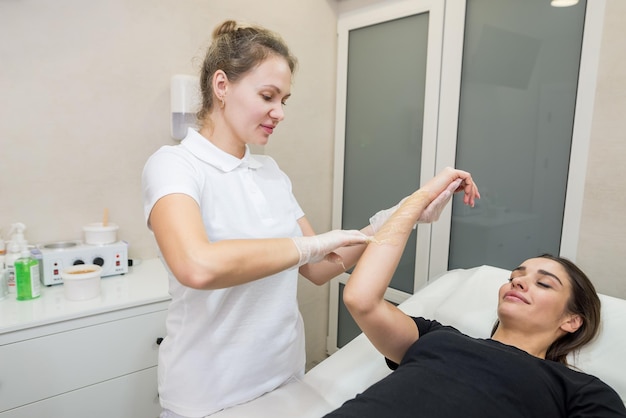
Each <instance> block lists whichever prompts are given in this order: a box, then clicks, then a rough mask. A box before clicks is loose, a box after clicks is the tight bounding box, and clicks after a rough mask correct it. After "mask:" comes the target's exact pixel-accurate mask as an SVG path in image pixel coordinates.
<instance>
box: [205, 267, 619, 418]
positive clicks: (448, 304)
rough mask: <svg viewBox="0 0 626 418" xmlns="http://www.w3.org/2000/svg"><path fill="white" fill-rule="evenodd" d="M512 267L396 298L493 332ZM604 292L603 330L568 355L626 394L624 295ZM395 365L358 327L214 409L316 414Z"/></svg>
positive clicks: (484, 334) (300, 417)
mask: <svg viewBox="0 0 626 418" xmlns="http://www.w3.org/2000/svg"><path fill="white" fill-rule="evenodd" d="M509 273H510V272H509V271H508V270H503V269H500V268H496V267H491V266H481V267H476V268H472V269H467V270H462V269H459V270H453V271H450V272H447V273H445V274H443V275H441V276H440V277H438V278H436V279H434V280H433V281H431V283H430V284H429V285H428V286H426V287H424V288H422V289H421V290H419V291H418V292H416V293H415V294H414V295H413V296H411V297H410V298H409V299H407V300H406V301H405V302H403V303H402V304H400V305H399V306H400V308H401V309H402V310H403V311H404V312H406V313H407V314H410V315H413V316H424V317H426V318H430V319H437V320H438V321H440V322H442V323H444V324H447V325H452V326H454V327H456V328H457V329H459V330H460V331H462V332H464V333H466V334H468V335H470V336H473V337H479V338H488V337H489V333H490V331H491V328H492V326H493V324H494V322H495V320H496V305H497V294H498V289H499V287H500V286H501V285H502V284H503V283H505V282H506V281H507V279H508V278H509ZM600 299H601V301H602V328H601V331H600V334H599V336H598V338H596V340H594V341H593V342H592V343H590V344H589V345H587V346H586V347H585V348H584V349H583V350H581V351H580V352H579V353H578V355H577V356H575V357H571V358H570V359H569V362H570V364H572V365H573V366H575V367H577V368H579V369H580V370H582V371H584V372H586V373H589V374H593V375H595V376H598V377H599V378H601V379H602V380H603V381H604V382H606V383H608V384H609V385H611V386H612V387H613V388H614V389H615V390H616V391H617V392H618V393H619V395H620V396H621V398H622V400H623V401H626V300H623V299H618V298H614V297H610V296H606V295H600ZM390 372H391V371H390V370H389V369H388V368H387V366H386V364H385V361H384V358H383V357H382V355H381V354H380V353H378V352H377V351H376V349H374V347H373V346H372V345H371V344H370V342H369V341H368V340H367V338H366V337H365V335H363V334H360V335H359V336H358V337H357V338H355V339H354V340H352V341H351V342H350V343H348V344H346V345H345V346H344V347H343V348H341V349H340V350H339V351H337V352H336V353H334V354H333V355H331V356H330V357H328V358H327V359H326V360H324V361H323V362H321V363H320V364H318V365H317V366H315V367H314V368H312V369H311V370H310V371H309V372H308V373H306V374H305V375H304V377H303V378H302V380H300V381H294V382H290V383H288V384H285V385H284V386H282V387H280V388H278V389H277V390H275V391H273V392H271V393H268V394H266V395H264V396H262V397H260V398H258V399H255V400H253V401H251V402H248V403H246V404H243V405H239V406H236V407H233V408H230V409H227V410H224V411H221V412H219V413H217V414H215V415H212V416H211V417H212V418H213V417H215V418H265V417H267V418H270V417H271V418H282V417H284V418H308V417H310V418H319V417H321V416H323V415H324V414H326V413H327V412H330V411H332V410H334V409H335V408H337V407H339V406H341V404H343V402H345V401H346V400H348V399H351V398H353V397H354V396H355V395H356V394H357V393H360V392H362V391H364V390H365V389H366V388H368V387H369V386H371V385H372V384H373V383H375V382H377V381H378V380H380V379H381V378H383V377H384V376H386V375H387V374H389V373H390Z"/></svg>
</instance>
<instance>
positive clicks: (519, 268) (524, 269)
mask: <svg viewBox="0 0 626 418" xmlns="http://www.w3.org/2000/svg"><path fill="white" fill-rule="evenodd" d="M514 271H526V267H524V266H519V267H516V268H514V269H513V270H512V271H511V272H514ZM537 272H538V273H539V274H542V275H544V276H550V277H552V278H554V279H555V280H556V281H557V282H559V283H560V284H561V286H563V282H562V281H561V279H559V278H558V277H557V276H556V274H553V273H550V272H549V271H546V270H538V271H537Z"/></svg>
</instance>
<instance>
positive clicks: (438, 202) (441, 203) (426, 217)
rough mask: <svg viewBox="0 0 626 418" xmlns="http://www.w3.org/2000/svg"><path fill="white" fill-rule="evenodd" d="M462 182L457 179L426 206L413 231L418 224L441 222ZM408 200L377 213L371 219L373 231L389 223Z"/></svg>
mask: <svg viewBox="0 0 626 418" xmlns="http://www.w3.org/2000/svg"><path fill="white" fill-rule="evenodd" d="M462 181H463V180H462V179H457V180H455V181H453V182H452V183H450V185H449V186H448V187H447V188H446V190H444V191H443V192H441V193H440V194H439V196H437V197H436V198H435V199H434V200H433V201H432V202H430V204H429V205H428V206H426V209H424V211H423V212H422V214H421V215H420V217H419V219H418V220H417V223H416V224H415V225H413V229H415V228H416V227H417V224H427V223H431V222H435V221H437V220H439V216H441V212H443V209H444V208H445V207H446V205H447V204H448V202H449V201H450V198H452V195H453V194H454V192H455V191H456V189H458V188H459V186H460V185H461V182H462ZM408 198H409V197H408V196H407V197H405V198H404V199H402V200H401V201H400V202H399V203H398V204H397V205H395V206H394V207H391V208H389V209H383V210H381V211H379V212H376V214H375V215H374V216H372V217H371V218H370V225H372V229H373V230H374V233H376V232H378V230H380V228H381V227H382V226H383V224H384V223H385V222H387V219H389V217H390V216H391V215H393V213H394V212H395V211H396V209H398V208H399V207H400V205H402V203H404V201H405V200H406V199H408Z"/></svg>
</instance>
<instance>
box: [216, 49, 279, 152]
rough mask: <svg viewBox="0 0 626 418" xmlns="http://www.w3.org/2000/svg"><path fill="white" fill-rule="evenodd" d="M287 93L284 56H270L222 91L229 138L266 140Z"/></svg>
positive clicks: (252, 141) (247, 141) (249, 141)
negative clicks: (223, 92)
mask: <svg viewBox="0 0 626 418" xmlns="http://www.w3.org/2000/svg"><path fill="white" fill-rule="evenodd" d="M290 95H291V70H290V69H289V65H288V64H287V62H286V61H285V59H284V58H282V57H279V56H270V57H269V58H268V59H266V60H265V61H263V62H262V63H261V64H259V65H258V66H257V67H255V68H253V69H252V70H250V71H249V72H248V73H247V74H245V75H244V76H243V77H242V78H241V79H239V80H238V81H237V82H236V83H230V84H229V85H228V87H227V90H226V93H225V97H224V99H225V106H224V119H225V121H226V126H227V128H228V130H229V133H230V135H231V136H232V139H234V140H235V141H237V142H239V143H242V144H255V145H265V144H267V142H268V140H269V137H270V135H271V134H272V133H273V132H274V129H275V128H276V126H277V125H278V123H279V122H280V121H281V120H283V119H284V117H285V112H284V109H283V107H284V106H285V102H286V100H287V99H288V98H289V96H290Z"/></svg>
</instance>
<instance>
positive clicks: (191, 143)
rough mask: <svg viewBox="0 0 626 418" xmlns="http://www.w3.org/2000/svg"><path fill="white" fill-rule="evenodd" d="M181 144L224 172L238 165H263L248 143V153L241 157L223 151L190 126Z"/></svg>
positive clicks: (243, 166) (257, 166)
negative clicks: (251, 151)
mask: <svg viewBox="0 0 626 418" xmlns="http://www.w3.org/2000/svg"><path fill="white" fill-rule="evenodd" d="M181 146H183V147H184V148H186V149H187V150H189V152H191V153H192V154H193V155H194V156H195V157H196V158H199V159H200V160H202V161H204V162H205V163H207V164H210V165H212V166H213V167H215V168H217V169H220V170H222V171H223V172H225V173H226V172H229V171H233V170H234V169H236V168H238V167H242V168H245V167H249V168H252V169H257V168H259V167H262V166H263V163H261V162H260V161H259V160H257V159H256V158H254V156H253V155H252V154H251V153H250V148H248V146H247V145H246V153H245V154H244V156H243V158H241V159H239V158H237V157H235V156H233V155H231V154H229V153H227V152H225V151H222V150H221V149H219V148H218V147H216V146H215V145H213V143H212V142H211V141H209V140H208V139H207V138H205V137H204V136H202V135H200V133H199V132H198V131H196V130H195V129H191V128H189V129H188V131H187V136H186V137H185V139H183V140H182V142H181Z"/></svg>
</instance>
